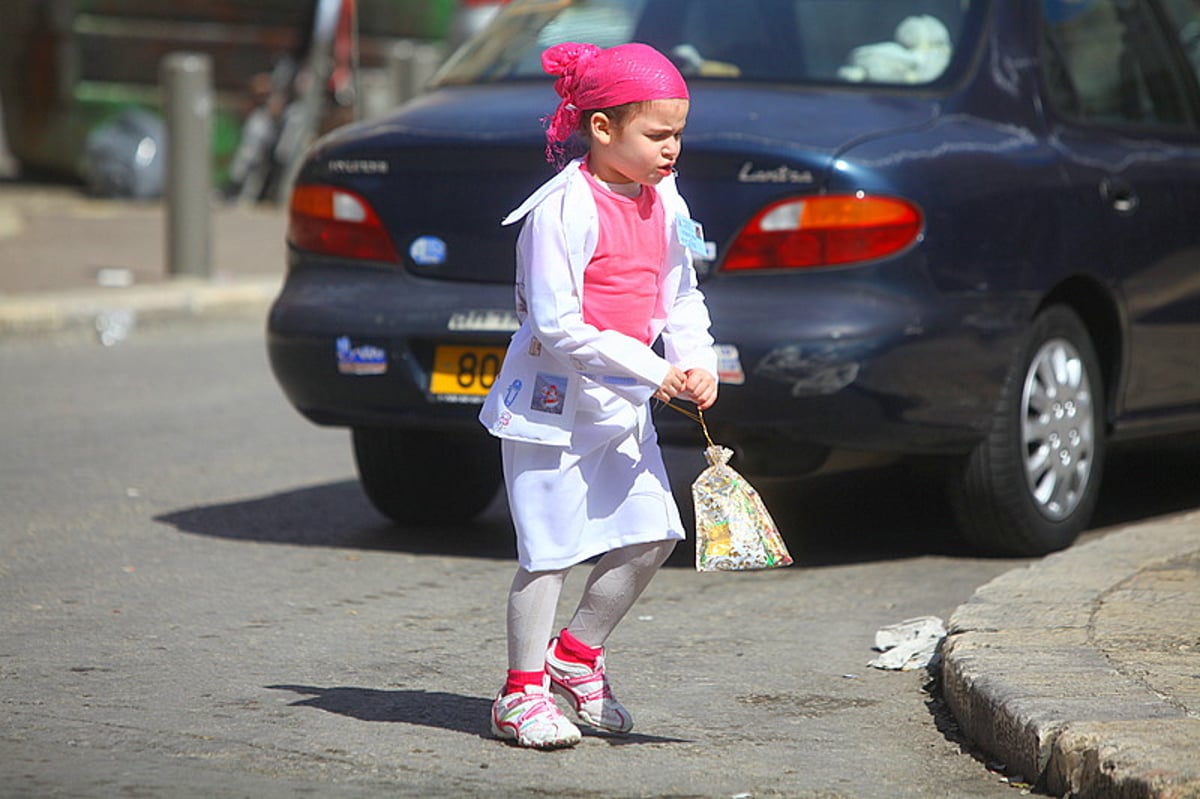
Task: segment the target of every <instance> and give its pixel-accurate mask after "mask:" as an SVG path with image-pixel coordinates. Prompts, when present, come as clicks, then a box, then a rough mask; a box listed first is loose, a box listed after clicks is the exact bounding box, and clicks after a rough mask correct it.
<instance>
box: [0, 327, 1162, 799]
mask: <svg viewBox="0 0 1200 799" xmlns="http://www.w3.org/2000/svg"><path fill="white" fill-rule="evenodd" d="M0 375H2V378H0V408H3V410H4V412H3V414H2V415H0V441H3V446H2V447H0V508H2V511H0V518H2V519H3V525H2V526H0V619H2V621H0V686H2V690H0V796H3V797H26V796H29V797H33V796H36V797H59V796H62V797H67V796H70V797H112V796H131V797H175V796H204V797H225V796H228V797H234V796H252V797H256V799H262V798H264V797H276V796H278V797H284V796H303V795H319V796H322V797H327V796H328V797H367V796H379V795H384V794H386V795H389V796H426V797H428V796H447V797H462V796H505V797H508V796H562V797H634V796H672V797H693V796H694V797H734V796H754V797H773V796H787V797H811V798H812V799H834V798H835V797H856V798H862V799H867V798H872V797H879V798H880V799H885V798H886V799H902V798H903V797H922V798H924V797H955V798H956V799H968V798H971V797H1010V796H1014V795H1018V794H1019V793H1020V788H1019V787H1013V786H1011V785H1009V784H1006V783H1005V782H1004V780H1003V779H1002V777H1001V775H1000V774H998V773H996V772H994V771H992V770H990V769H989V768H988V764H987V763H986V762H984V761H982V760H980V759H978V758H977V757H976V756H974V755H973V754H972V752H971V751H970V748H969V747H968V746H966V745H965V744H964V743H963V742H962V741H961V740H959V738H958V737H957V735H956V731H955V728H954V725H953V721H952V719H950V718H949V717H948V716H947V715H946V714H945V712H944V710H943V709H942V707H941V705H940V702H939V700H938V698H937V694H936V691H935V690H934V691H931V687H930V677H929V675H928V674H926V673H925V672H906V673H900V672H882V671H877V670H874V669H870V668H868V667H867V666H866V665H865V664H866V662H867V661H868V660H869V659H870V658H871V657H872V656H873V655H874V654H875V653H873V652H872V651H871V645H872V641H873V635H874V632H875V630H876V629H878V628H879V627H881V626H883V625H886V624H890V623H893V622H896V621H899V620H902V619H905V618H909V617H912V616H917V615H925V614H933V615H938V616H941V617H943V618H947V617H948V616H949V615H950V613H951V612H952V611H953V609H954V608H955V607H956V606H957V605H958V604H960V603H962V602H964V601H966V600H967V599H968V598H969V597H970V596H971V594H972V592H973V591H974V589H975V588H976V587H977V586H979V585H980V584H982V583H984V582H986V581H988V580H989V579H991V578H992V577H994V576H995V575H997V574H999V573H1001V572H1004V571H1007V570H1008V569H1010V568H1012V567H1014V566H1015V565H1017V564H1019V563H1021V561H1012V560H984V559H977V558H973V557H971V556H969V555H968V554H967V553H965V552H963V551H962V550H961V549H959V548H958V546H957V545H956V544H955V543H954V541H953V537H952V535H951V533H950V531H949V520H948V517H947V516H946V515H945V514H944V513H943V512H942V511H941V510H940V504H939V502H938V494H937V493H936V491H935V490H934V489H933V488H932V487H931V486H929V485H927V484H926V483H924V482H922V481H921V480H919V479H916V478H913V477H912V476H911V475H905V474H902V473H891V474H882V475H878V476H875V477H871V478H867V479H861V478H860V479H856V480H829V481H825V482H824V483H821V484H817V485H806V486H804V487H796V486H760V487H762V488H764V494H765V495H766V496H767V499H768V502H769V503H771V504H772V507H773V509H774V510H775V512H776V516H777V517H778V520H779V522H780V526H781V527H782V528H783V529H784V530H785V532H786V533H787V536H788V541H789V544H790V546H791V548H792V552H793V555H795V556H796V559H797V565H796V566H795V567H792V568H790V569H786V570H780V571H777V572H770V573H757V574H720V575H699V574H696V573H695V572H694V571H693V570H692V569H691V568H690V564H689V556H690V550H688V549H687V548H682V549H681V550H680V551H679V552H678V553H677V556H676V557H675V558H673V560H672V562H671V563H670V564H669V565H668V567H667V568H665V569H664V570H663V571H662V572H661V573H660V574H659V575H658V577H657V578H656V579H655V582H654V583H652V585H651V587H650V589H649V590H648V592H647V594H646V595H645V596H644V598H643V600H642V601H641V602H640V603H639V604H638V605H637V606H636V607H635V608H634V611H633V613H632V614H631V616H630V617H629V618H628V619H627V620H626V622H625V623H624V624H623V625H622V627H621V628H619V629H618V631H617V633H616V634H615V636H614V638H613V640H612V641H610V673H611V675H612V677H613V680H614V683H615V686H616V688H617V691H618V693H619V695H620V696H621V698H622V700H623V701H624V702H625V704H626V705H627V706H629V707H630V708H631V709H632V710H633V712H634V714H635V717H636V718H637V721H638V729H637V731H636V733H635V734H634V735H632V736H630V737H627V738H617V737H609V736H603V735H597V734H592V735H587V736H586V737H585V739H584V741H583V743H582V744H581V745H580V746H579V747H577V748H576V749H574V750H570V751H564V752H557V753H538V752H529V751H523V750H518V749H514V748H512V747H509V746H506V745H504V744H501V743H499V742H496V741H494V740H492V739H491V738H490V737H489V736H488V732H487V712H488V707H489V704H490V700H491V697H492V695H493V693H494V691H495V689H496V688H497V687H498V681H499V679H500V678H501V676H502V673H503V668H504V645H505V644H504V642H505V634H504V628H503V619H504V609H503V602H504V597H505V594H506V590H507V586H508V583H509V581H510V580H511V577H512V573H513V569H514V568H515V566H514V563H513V561H512V551H513V546H512V542H511V538H510V533H509V528H508V523H507V517H506V510H505V508H504V506H503V502H502V501H501V500H500V499H497V501H496V502H495V503H494V504H493V506H492V508H490V509H489V511H488V512H487V513H486V514H485V516H484V517H483V518H482V519H481V520H479V521H478V522H477V523H475V524H471V525H460V526H449V527H441V528H426V529H413V528H408V529H404V528H399V527H397V526H395V525H393V524H391V523H389V522H388V521H386V520H385V519H384V518H383V517H381V516H379V515H378V514H377V513H375V511H374V510H373V509H372V508H371V507H370V505H369V504H368V503H367V501H366V499H365V497H364V496H363V494H362V492H361V491H360V490H359V488H358V485H357V483H356V481H355V478H354V468H353V461H352V457H351V454H350V447H349V436H348V435H347V433H346V432H345V431H341V430H327V429H319V428H316V427H314V426H312V425H310V424H308V423H307V422H305V421H304V420H302V419H301V418H300V417H299V416H298V415H297V414H296V413H295V412H294V411H293V410H292V409H291V408H290V407H289V406H288V405H287V404H286V402H285V400H284V399H283V397H282V395H281V394H280V392H279V391H278V389H277V388H276V387H275V385H274V383H273V381H272V379H271V377H270V374H269V370H268V367H267V362H266V357H265V353H264V350H263V339H262V323H261V320H247V321H244V322H237V321H234V322H223V323H220V324H217V323H210V324H194V325H193V324H188V325H176V326H170V327H163V328H158V329H149V328H135V329H134V331H133V332H132V334H131V335H130V337H129V338H128V339H127V340H125V341H124V342H123V343H120V344H118V345H117V346H114V347H107V348H106V347H102V346H100V345H99V344H97V343H96V342H95V341H94V340H92V339H90V338H87V337H82V336H79V335H72V336H65V337H63V336H60V337H57V338H41V339H7V340H0ZM698 453H699V445H698V447H697V451H696V452H672V453H670V465H671V466H672V468H673V469H674V470H675V472H676V477H677V478H678V480H679V482H680V484H681V485H686V484H687V482H689V481H690V479H691V476H693V475H694V473H695V470H697V469H698V468H699V467H698V462H699V455H698ZM735 465H736V464H735ZM1180 496H1182V493H1181V494H1180ZM1170 497H1171V495H1170V492H1169V491H1168V492H1167V493H1166V495H1165V498H1163V499H1159V500H1155V501H1154V502H1152V503H1151V506H1150V507H1149V508H1148V509H1144V508H1141V507H1140V506H1139V505H1138V503H1139V502H1143V503H1144V502H1146V500H1145V492H1144V491H1142V492H1138V491H1136V490H1133V491H1131V492H1130V493H1128V494H1127V499H1126V500H1123V501H1120V502H1118V503H1117V504H1116V505H1113V504H1112V503H1109V504H1108V505H1106V509H1105V511H1104V513H1106V514H1108V515H1107V517H1106V518H1108V519H1111V521H1113V522H1117V521H1124V520H1126V518H1125V517H1128V516H1130V515H1131V514H1133V515H1136V514H1138V513H1142V512H1145V511H1146V510H1148V511H1149V512H1158V513H1162V512H1167V511H1169V510H1171V509H1172V508H1171V507H1170V505H1171V502H1172V500H1171V498H1170ZM584 572H585V570H584V569H577V570H576V573H575V574H573V575H572V577H571V582H570V584H569V587H568V595H572V596H573V595H575V594H576V593H577V589H578V587H579V586H580V585H581V583H582V580H583V577H584V576H585V575H584ZM562 610H563V613H564V615H565V613H566V612H567V611H568V610H569V608H567V607H566V606H565V605H564V607H563V609H562Z"/></svg>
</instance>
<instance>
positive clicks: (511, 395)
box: [504, 378, 524, 408]
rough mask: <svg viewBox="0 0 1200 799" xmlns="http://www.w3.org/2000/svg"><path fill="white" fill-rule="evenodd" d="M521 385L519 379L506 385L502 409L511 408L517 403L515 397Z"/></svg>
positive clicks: (519, 391)
mask: <svg viewBox="0 0 1200 799" xmlns="http://www.w3.org/2000/svg"><path fill="white" fill-rule="evenodd" d="M523 385H524V384H523V383H522V382H521V380H520V378H518V379H516V380H514V381H512V382H511V383H509V384H508V388H506V389H504V407H506V408H511V407H512V406H513V404H514V403H515V402H516V401H517V395H518V394H520V393H521V388H522V387H523Z"/></svg>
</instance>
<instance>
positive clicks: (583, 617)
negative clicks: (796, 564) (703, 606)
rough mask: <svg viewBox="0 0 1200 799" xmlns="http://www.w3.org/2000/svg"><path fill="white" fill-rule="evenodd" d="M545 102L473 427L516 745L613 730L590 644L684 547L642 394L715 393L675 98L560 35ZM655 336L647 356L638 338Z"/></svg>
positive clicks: (648, 59)
mask: <svg viewBox="0 0 1200 799" xmlns="http://www.w3.org/2000/svg"><path fill="white" fill-rule="evenodd" d="M542 65H543V67H544V68H545V70H546V71H547V72H548V73H549V74H551V75H555V76H558V78H559V79H558V81H557V83H556V84H555V88H556V89H557V91H558V93H559V95H560V96H561V97H562V102H561V103H560V105H559V106H558V109H557V111H556V112H555V114H554V115H553V117H552V118H551V119H550V122H549V125H548V128H547V133H546V136H547V142H548V144H547V153H548V156H550V157H552V158H554V160H555V161H556V163H557V164H559V165H561V161H562V154H563V152H564V150H565V147H566V143H567V140H568V138H569V137H570V136H571V134H572V133H574V132H577V133H578V134H579V136H580V138H581V139H583V140H584V141H585V142H586V143H587V145H588V154H587V156H586V158H581V159H576V160H574V161H571V162H570V163H569V164H567V165H566V166H565V167H563V168H562V169H561V171H560V172H559V173H558V174H557V175H556V176H555V177H554V178H552V179H551V180H549V181H548V182H547V183H546V184H545V185H543V186H542V187H541V188H539V189H538V190H537V191H536V192H534V194H533V195H532V196H531V197H530V198H529V199H527V200H526V201H525V202H524V203H523V204H522V205H521V206H520V207H519V208H518V209H517V210H516V211H513V212H512V213H511V214H509V216H508V217H507V218H506V219H505V220H504V224H512V223H514V222H518V221H520V220H522V219H524V220H525V222H524V226H523V227H522V230H521V234H520V237H519V239H518V242H517V278H516V307H517V317H518V319H519V320H520V321H521V327H520V329H519V330H518V331H517V332H516V333H515V334H514V335H513V338H512V341H511V343H510V344H509V347H508V354H507V355H506V357H505V361H504V365H503V367H502V369H501V372H500V375H499V376H498V377H497V379H496V382H495V385H494V387H493V389H492V391H491V393H490V394H489V395H488V397H487V400H486V401H485V403H484V406H483V410H482V411H481V413H480V420H481V421H482V422H483V424H484V425H485V426H486V427H487V428H488V429H489V430H490V431H491V432H492V433H493V434H494V435H496V436H498V437H500V438H501V451H502V454H503V461H504V479H505V484H506V487H507V491H508V500H509V505H510V507H511V509H512V517H513V524H514V526H515V528H516V533H517V554H518V560H519V563H520V568H519V569H518V570H517V575H516V577H515V578H514V580H513V584H512V589H511V590H510V592H509V598H508V668H509V671H508V679H507V681H506V683H505V685H504V688H503V689H502V690H501V691H500V694H499V696H498V697H497V698H496V701H495V703H494V704H493V707H492V731H493V733H494V734H495V735H496V736H497V737H500V738H504V739H510V740H513V741H515V742H516V743H517V744H519V745H520V746H528V747H535V748H539V749H552V748H558V747H565V746H573V745H575V744H576V743H578V742H579V740H580V733H579V729H578V728H577V727H576V726H575V725H574V724H573V723H572V722H571V721H569V720H568V719H567V718H566V717H565V716H564V715H563V714H562V713H561V712H560V711H559V709H558V707H557V706H556V704H555V702H554V699H553V697H552V696H551V695H550V693H549V692H550V690H553V691H555V692H556V693H559V694H561V695H563V696H564V697H565V698H566V699H568V700H569V701H570V703H571V705H572V707H573V708H574V710H575V712H576V714H577V715H578V717H579V718H580V719H581V720H582V721H584V722H585V723H587V724H590V725H593V726H595V727H599V728H602V729H604V730H608V731H610V732H616V733H625V732H628V731H629V730H630V729H632V728H633V719H632V718H631V717H630V715H629V712H628V711H627V710H626V709H625V708H624V707H623V706H622V705H621V703H620V702H618V701H617V700H616V699H615V698H614V697H613V694H612V690H611V689H610V687H609V684H608V679H607V677H606V676H605V659H604V643H605V641H606V640H607V639H608V637H609V635H610V634H611V633H612V631H613V629H614V628H615V627H616V626H617V623H618V622H619V621H620V620H621V619H622V617H624V616H625V614H626V613H627V612H628V610H629V608H630V607H631V606H632V605H633V602H634V601H635V600H636V599H637V598H638V596H639V595H640V594H641V593H642V590H643V589H644V588H645V587H646V585H647V583H649V581H650V578H651V577H652V576H653V575H654V573H655V572H656V571H657V570H658V568H659V566H661V565H662V563H663V562H664V561H665V560H666V559H667V557H668V556H669V555H670V554H671V550H672V549H673V548H674V547H675V542H676V541H677V540H679V539H681V538H683V525H682V523H681V521H680V518H679V510H678V508H677V507H676V505H675V501H674V498H673V497H672V495H671V490H670V486H669V484H668V482H667V474H666V469H665V467H664V466H663V460H662V454H661V452H660V451H659V447H658V440H657V436H656V433H655V430H654V423H653V420H652V419H651V416H650V407H649V405H650V403H649V401H650V399H651V398H652V397H654V398H657V399H659V400H663V401H666V400H670V399H672V398H674V397H682V398H685V399H689V400H691V401H693V402H695V403H696V404H697V405H698V406H699V407H700V408H701V409H706V408H708V407H710V406H711V405H712V404H713V402H714V401H715V400H716V397H717V381H716V378H715V376H714V375H715V374H716V354H715V352H714V350H713V347H712V344H713V340H712V337H711V336H709V333H708V327H709V318H708V311H707V309H706V307H705V305H704V298H703V297H702V295H701V294H700V291H699V290H698V289H697V287H696V275H695V272H694V270H693V268H692V258H691V253H690V252H689V246H690V247H691V248H693V249H697V250H699V251H701V252H702V251H703V242H702V241H700V237H699V236H697V234H696V224H695V223H694V222H692V221H691V220H690V219H689V216H688V209H687V205H686V204H685V203H684V201H683V199H682V198H681V197H680V196H679V193H678V192H677V191H676V189H675V177H674V166H675V160H676V158H678V156H679V149H680V136H681V134H682V132H683V127H684V123H685V121H686V119H687V112H688V90H687V85H686V84H685V83H684V80H683V77H682V76H681V75H680V74H679V71H678V70H677V69H676V68H675V67H674V65H672V64H671V62H670V61H668V60H667V59H666V58H665V57H664V56H663V55H662V54H660V53H659V52H658V51H656V50H654V49H653V48H651V47H648V46H646V45H642V44H626V45H620V46H618V47H612V48H609V49H604V50H602V49H600V48H598V47H596V46H594V45H590V44H578V43H573V42H572V43H567V44H560V45H557V46H555V47H552V48H550V49H549V50H547V51H546V52H545V53H544V54H543V56H542ZM660 336H661V337H662V343H663V352H664V353H665V356H666V357H665V358H662V357H659V355H657V354H656V353H655V351H654V350H653V349H651V345H652V344H653V343H654V342H655V341H656V340H657V339H658V338H659V337H660ZM596 555H602V557H600V559H599V560H598V561H597V563H596V564H595V566H594V567H593V569H592V572H591V575H590V576H589V578H588V580H587V583H586V586H585V588H584V592H583V597H582V598H581V599H580V602H579V606H578V608H577V609H576V611H575V614H574V617H573V618H572V619H571V621H570V623H569V624H568V625H567V626H566V628H565V629H563V630H562V631H561V632H560V633H559V634H558V636H557V637H556V638H554V639H552V638H551V636H552V635H553V626H554V617H555V611H556V608H557V604H558V598H559V593H560V591H561V589H562V585H563V579H564V578H565V576H566V574H567V572H568V571H569V570H570V568H571V566H573V565H575V564H577V563H580V562H582V561H585V560H587V559H589V558H592V557H594V556H596Z"/></svg>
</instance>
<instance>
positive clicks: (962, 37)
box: [437, 0, 984, 86]
mask: <svg viewBox="0 0 1200 799" xmlns="http://www.w3.org/2000/svg"><path fill="white" fill-rule="evenodd" d="M983 5H984V0H736V2H734V0H514V2H513V3H511V4H510V5H509V6H508V7H507V8H506V9H505V10H504V11H503V12H502V13H501V14H500V16H499V17H497V19H496V20H495V21H494V22H493V24H492V26H491V27H490V28H488V30H487V31H486V32H485V34H484V35H482V36H480V37H479V38H477V39H475V40H474V41H472V42H469V43H468V44H467V45H466V46H465V47H464V48H463V49H461V50H459V51H458V52H457V53H456V54H455V55H454V56H453V57H452V58H451V59H450V61H449V62H448V63H447V64H446V67H445V68H444V69H443V70H442V71H441V73H440V75H439V77H438V80H437V82H438V83H439V84H441V85H445V84H464V83H491V82H497V81H506V80H521V79H531V78H544V77H545V76H544V75H543V73H542V69H541V61H540V58H541V53H542V51H543V50H545V49H546V48H547V47H550V46H552V45H555V44H558V43H560V42H566V41H581V42H592V43H594V44H597V45H600V46H601V47H611V46H613V45H616V44H623V43H625V42H631V41H637V42H645V43H647V44H650V45H653V46H654V47H657V48H658V49H659V50H661V51H662V52H664V53H666V54H668V55H669V56H670V57H671V58H672V59H673V60H674V61H675V62H676V64H678V65H679V67H680V70H681V71H682V72H683V73H684V74H685V75H687V76H689V77H703V78H711V79H714V80H725V81H754V82H782V83H843V84H846V83H870V84H888V85H893V86H906V85H911V86H920V85H927V84H931V83H936V82H938V81H939V80H941V79H943V78H944V77H945V76H947V75H948V74H949V71H950V69H951V68H952V65H953V63H954V61H955V60H956V55H959V54H960V51H962V50H963V49H964V48H965V42H967V41H968V40H969V38H970V37H969V36H968V34H967V31H969V30H972V29H977V28H979V27H980V26H979V25H978V23H977V21H975V20H976V19H977V18H978V17H980V16H981V15H982V10H981V7H982V6H983Z"/></svg>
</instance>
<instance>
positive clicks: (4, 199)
mask: <svg viewBox="0 0 1200 799" xmlns="http://www.w3.org/2000/svg"><path fill="white" fill-rule="evenodd" d="M286 228H287V220H286V214H285V211H284V210H283V209H281V208H277V207H272V206H264V207H245V206H232V205H228V206H226V205H217V204H214V206H213V209H212V241H211V263H212V275H211V276H210V277H208V278H197V277H174V276H171V275H169V274H167V271H166V266H165V260H166V258H165V252H166V216H165V212H164V210H163V206H162V204H161V203H157V202H153V203H143V202H130V201H121V200H102V199H95V198H90V197H87V196H85V195H84V194H83V193H82V192H81V191H80V189H79V188H78V187H75V186H70V185H61V186H58V185H31V184H24V183H15V182H3V181H0V337H3V336H8V335H14V334H29V333H48V332H55V331H59V330H65V329H71V328H76V327H90V326H94V325H95V324H97V320H98V319H100V318H101V317H102V316H103V315H105V314H113V313H123V314H128V313H132V314H133V315H135V316H136V319H137V320H138V321H139V322H152V321H156V320H162V319H168V318H181V317H195V316H201V315H211V314H218V313H220V314H230V313H249V314H261V315H263V316H264V317H265V315H266V311H267V308H268V307H269V305H270V302H271V300H273V299H274V297H275V295H276V294H278V291H279V287H280V285H281V284H282V279H283V273H284V269H285V258H286V247H285V245H284V235H285V233H286Z"/></svg>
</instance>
